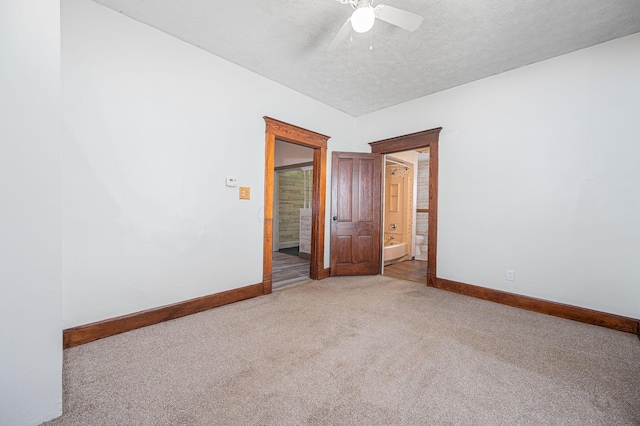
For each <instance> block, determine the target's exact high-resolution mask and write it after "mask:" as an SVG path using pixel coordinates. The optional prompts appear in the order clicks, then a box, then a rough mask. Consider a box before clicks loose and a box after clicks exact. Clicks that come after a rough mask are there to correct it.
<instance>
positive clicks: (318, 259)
mask: <svg viewBox="0 0 640 426" xmlns="http://www.w3.org/2000/svg"><path fill="white" fill-rule="evenodd" d="M264 121H265V123H266V130H265V168H264V229H263V232H264V238H263V244H264V245H263V249H262V286H263V290H262V291H263V294H269V293H271V290H272V283H273V268H272V261H273V254H272V250H273V201H274V200H273V181H274V173H275V171H274V168H275V167H274V163H275V141H276V139H278V140H282V141H285V142H289V143H293V144H296V145H301V146H306V147H308V148H312V149H313V189H312V191H311V260H310V266H309V277H310V278H311V279H313V280H318V279H321V278H319V276H320V275H321V271H322V270H324V227H325V223H324V222H325V204H326V201H325V200H326V180H327V178H326V176H327V175H326V173H327V171H326V169H327V141H328V139H329V136H325V135H322V134H320V133H316V132H313V131H311V130H307V129H303V128H302V127H298V126H294V125H292V124H288V123H285V122H283V121H279V120H276V119H274V118H271V117H264Z"/></svg>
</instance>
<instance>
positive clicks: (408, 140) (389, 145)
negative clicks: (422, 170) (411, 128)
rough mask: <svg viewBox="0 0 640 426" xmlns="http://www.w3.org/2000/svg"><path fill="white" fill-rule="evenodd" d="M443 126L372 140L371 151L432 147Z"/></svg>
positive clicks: (390, 151)
mask: <svg viewBox="0 0 640 426" xmlns="http://www.w3.org/2000/svg"><path fill="white" fill-rule="evenodd" d="M441 130H442V127H436V128H434V129H429V130H423V131H421V132H416V133H410V134H408V135H403V136H397V137H395V138H389V139H383V140H380V141H375V142H370V143H369V145H370V146H371V152H377V153H379V154H391V153H394V152H402V151H409V150H413V149H415V150H418V149H420V148H426V147H429V148H431V147H430V145H431V143H432V142H438V140H439V139H440V131H441Z"/></svg>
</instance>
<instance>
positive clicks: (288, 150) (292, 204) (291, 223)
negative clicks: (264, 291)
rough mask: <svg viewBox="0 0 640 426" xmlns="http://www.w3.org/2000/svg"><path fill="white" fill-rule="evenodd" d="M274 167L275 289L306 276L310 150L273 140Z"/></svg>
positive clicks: (307, 272)
mask: <svg viewBox="0 0 640 426" xmlns="http://www.w3.org/2000/svg"><path fill="white" fill-rule="evenodd" d="M274 166H275V167H274V172H275V173H274V180H273V257H272V263H271V268H272V284H271V285H272V289H274V290H275V289H279V288H283V287H287V286H290V285H294V284H298V283H301V282H304V281H308V280H309V277H310V267H311V263H310V259H311V201H312V198H313V196H312V195H313V149H311V148H308V147H305V146H301V145H295V144H292V143H289V142H285V141H282V140H278V139H276V142H275V154H274Z"/></svg>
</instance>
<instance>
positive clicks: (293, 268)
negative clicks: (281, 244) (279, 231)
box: [272, 251, 310, 290]
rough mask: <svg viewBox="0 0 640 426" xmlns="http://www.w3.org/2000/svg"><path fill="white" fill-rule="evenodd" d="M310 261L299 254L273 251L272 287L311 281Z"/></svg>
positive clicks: (276, 287)
mask: <svg viewBox="0 0 640 426" xmlns="http://www.w3.org/2000/svg"><path fill="white" fill-rule="evenodd" d="M309 266H310V264H309V261H308V260H305V259H301V258H300V257H298V256H293V255H291V254H285V253H282V252H279V251H275V252H273V262H272V268H273V269H272V288H273V289H274V290H275V289H278V288H282V287H286V286H289V285H292V284H297V283H301V282H304V281H309Z"/></svg>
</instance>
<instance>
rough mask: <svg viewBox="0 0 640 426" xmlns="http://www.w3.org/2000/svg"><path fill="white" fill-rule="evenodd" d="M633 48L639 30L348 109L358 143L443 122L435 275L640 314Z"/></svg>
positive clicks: (639, 161) (638, 91)
mask: <svg viewBox="0 0 640 426" xmlns="http://www.w3.org/2000/svg"><path fill="white" fill-rule="evenodd" d="M638 52H640V34H635V35H631V36H628V37H624V38H621V39H617V40H613V41H611V42H607V43H603V44H599V45H597V46H593V47H590V48H587V49H583V50H580V51H577V52H573V53H570V54H567V55H563V56H560V57H557V58H553V59H549V60H546V61H543V62H539V63H536V64H532V65H529V66H527V67H524V68H519V69H516V70H513V71H509V72H505V73H502V74H499V75H495V76H493V77H489V78H486V79H483V80H479V81H475V82H473V83H469V84H466V85H463V86H460V87H456V88H453V89H450V90H446V91H443V92H440V93H436V94H433V95H430V96H426V97H423V98H420V99H417V100H415V101H411V102H407V103H404V104H402V105H398V106H396V107H391V108H387V109H384V110H381V111H378V112H375V113H372V114H369V115H366V116H363V117H359V118H358V119H357V136H358V139H359V143H360V145H361V147H362V148H365V147H366V146H368V145H367V142H370V141H374V140H381V139H385V138H389V137H393V136H398V135H403V134H408V133H413V132H417V131H421V130H426V129H431V128H434V127H442V128H443V130H442V132H441V134H440V143H439V148H440V151H439V166H440V167H439V168H440V172H439V206H438V207H439V210H438V258H437V271H438V276H439V277H442V278H447V279H451V280H455V281H461V282H465V283H470V284H476V285H480V286H484V287H489V288H494V289H498V290H503V291H508V292H512V293H518V294H523V295H527V296H532V297H538V298H541V299H547V300H552V301H556V302H561V303H567V304H570V305H576V306H581V307H585V308H591V309H596V310H600V311H605V312H611V313H615V314H619V315H626V316H630V317H634V318H640V303H638V301H639V300H640V286H638V271H637V263H638V262H637V257H638V241H640V144H638V135H640V120H638V117H637V116H638V99H640V84H639V83H638V82H639V80H638V76H639V75H640V55H639V54H638ZM507 269H511V270H514V271H515V281H507V280H506V279H505V271H506V270H507Z"/></svg>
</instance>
